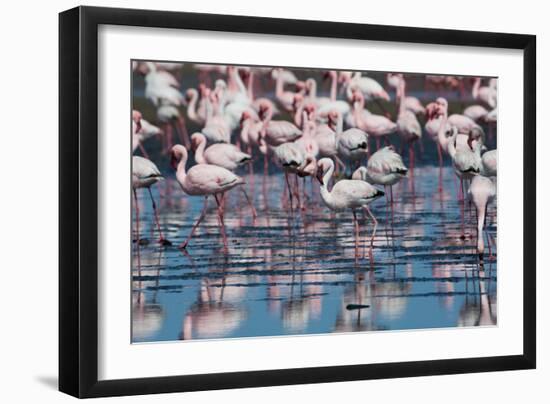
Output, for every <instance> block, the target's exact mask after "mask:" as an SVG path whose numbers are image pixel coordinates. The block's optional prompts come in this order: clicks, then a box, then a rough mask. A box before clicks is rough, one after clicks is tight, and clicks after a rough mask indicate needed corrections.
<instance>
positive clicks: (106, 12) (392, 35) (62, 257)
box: [59, 7, 536, 398]
mask: <svg viewBox="0 0 550 404" xmlns="http://www.w3.org/2000/svg"><path fill="white" fill-rule="evenodd" d="M101 24H112V25H125V26H140V27H158V28H182V29H194V30H210V31H227V32H245V33H260V34H277V35H291V36H310V37H322V38H345V39H360V40H371V41H391V42H405V43H428V44H440V45H464V46H476V47H490V48H510V49H519V50H523V59H524V77H523V81H524V89H523V92H524V93H523V105H524V109H523V119H524V124H523V125H524V126H523V127H524V134H523V142H524V144H523V147H524V156H523V161H524V177H523V178H524V189H523V198H524V199H523V200H524V210H523V219H524V229H523V251H524V259H523V354H521V355H513V356H496V357H482V358H469V359H446V360H429V361H416V362H401V363H382V364H365V365H352V366H332V367H314V368H295V369H284V370H283V369H282V370H263V371H251V372H235V373H218V374H202V375H199V374H198V375H185V376H170V377H150V378H139V379H123V380H108V381H98V377H97V370H98V337H97V335H98V323H97V319H98V270H97V266H98V229H97V227H98V213H97V212H98V188H97V185H98V138H97V129H98V122H97V120H98V106H97V102H98V98H97V92H98V66H97V51H98V26H99V25H101ZM535 73H536V37H535V36H533V35H518V34H504V33H489V32H472V31H458V30H443V29H424V28H409V27H396V26H382V25H365V24H350V23H339V22H324V21H301V20H288V19H276V18H258V17H244V16H228V15H214V14H197V13H183V12H166V11H151V10H133V9H112V8H96V7H77V8H74V9H71V10H68V11H64V12H62V13H60V15H59V100H60V101H59V156H60V157H59V167H60V171H59V185H60V187H59V218H60V219H59V389H60V390H61V391H63V392H65V393H68V394H70V395H73V396H76V397H81V398H85V397H102V396H119V395H133V394H150V393H167V392H183V391H196V390H211V389H226V388H243V387H260V386H274V385H291V384H301V383H325V382H337V381H351V380H362V379H381V378H396V377H411V376H426V375H441V374H458V373H468V372H488V371H500V370H513V369H533V368H535V366H536V288H535V285H536V213H535V212H536V202H535V199H536V185H535V184H536V171H535V170H536V169H535V167H536V161H535V147H536V138H535V135H536V133H535V127H536V111H535V102H536V101H535V100H536V81H535V80H536V74H535ZM518 269H519V268H518Z"/></svg>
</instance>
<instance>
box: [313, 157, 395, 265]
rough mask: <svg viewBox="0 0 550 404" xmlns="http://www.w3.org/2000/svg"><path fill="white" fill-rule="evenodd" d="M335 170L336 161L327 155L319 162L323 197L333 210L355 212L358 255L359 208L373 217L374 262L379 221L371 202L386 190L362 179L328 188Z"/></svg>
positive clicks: (318, 171)
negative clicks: (370, 206) (357, 211)
mask: <svg viewBox="0 0 550 404" xmlns="http://www.w3.org/2000/svg"><path fill="white" fill-rule="evenodd" d="M333 172H334V162H333V161H332V160H331V159H329V158H327V157H325V158H322V159H321V160H319V162H318V163H317V179H318V180H319V182H320V184H321V186H320V192H321V199H322V200H323V202H324V204H325V205H326V206H327V207H328V208H329V209H331V210H333V211H339V210H344V209H351V210H352V212H353V222H354V225H355V251H356V257H357V251H358V242H359V222H358V221H357V214H356V210H357V209H363V210H364V211H365V212H366V213H367V214H368V215H369V216H370V218H371V219H372V221H373V223H374V228H373V231H372V235H371V238H370V250H369V256H370V261H371V263H372V262H373V255H372V248H373V245H374V237H375V235H376V227H377V226H378V221H377V220H376V218H375V217H374V215H373V214H372V212H371V210H370V209H369V206H368V205H369V204H370V203H371V202H373V201H374V200H376V199H378V198H379V197H381V196H384V192H382V191H380V190H379V189H377V188H375V187H373V186H372V185H371V184H369V183H368V182H365V181H360V180H340V181H338V182H337V183H336V184H334V186H333V187H332V190H330V191H329V190H328V183H329V181H330V179H331V178H332V174H333Z"/></svg>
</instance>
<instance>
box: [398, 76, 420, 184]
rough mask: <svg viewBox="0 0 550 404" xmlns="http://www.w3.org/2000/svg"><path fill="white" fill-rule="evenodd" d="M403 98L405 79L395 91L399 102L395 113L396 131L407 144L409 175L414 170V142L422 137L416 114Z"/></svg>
mask: <svg viewBox="0 0 550 404" xmlns="http://www.w3.org/2000/svg"><path fill="white" fill-rule="evenodd" d="M404 99H405V80H401V82H400V84H399V88H398V91H397V102H398V103H399V107H398V114H397V133H399V136H400V137H401V140H402V141H403V142H405V143H407V144H408V145H409V165H410V169H411V175H412V173H413V172H414V142H416V141H418V140H420V139H421V138H422V128H421V127H420V123H419V122H418V119H417V118H416V115H415V114H414V113H413V112H411V111H409V110H408V109H407V108H406V106H405V104H404V102H403V100H404Z"/></svg>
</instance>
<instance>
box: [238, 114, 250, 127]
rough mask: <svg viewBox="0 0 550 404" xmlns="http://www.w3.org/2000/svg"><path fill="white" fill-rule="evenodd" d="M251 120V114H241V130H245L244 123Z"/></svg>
mask: <svg viewBox="0 0 550 404" xmlns="http://www.w3.org/2000/svg"><path fill="white" fill-rule="evenodd" d="M250 118H252V115H251V114H250V112H248V111H243V113H242V114H241V119H240V120H239V126H240V127H241V129H242V128H243V124H244V122H245V121H247V120H249V119H250Z"/></svg>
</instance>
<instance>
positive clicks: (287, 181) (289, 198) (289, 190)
mask: <svg viewBox="0 0 550 404" xmlns="http://www.w3.org/2000/svg"><path fill="white" fill-rule="evenodd" d="M285 180H286V186H287V188H288V200H289V201H290V215H291V216H294V208H293V206H292V187H291V186H290V180H289V178H288V172H287V171H285Z"/></svg>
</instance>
